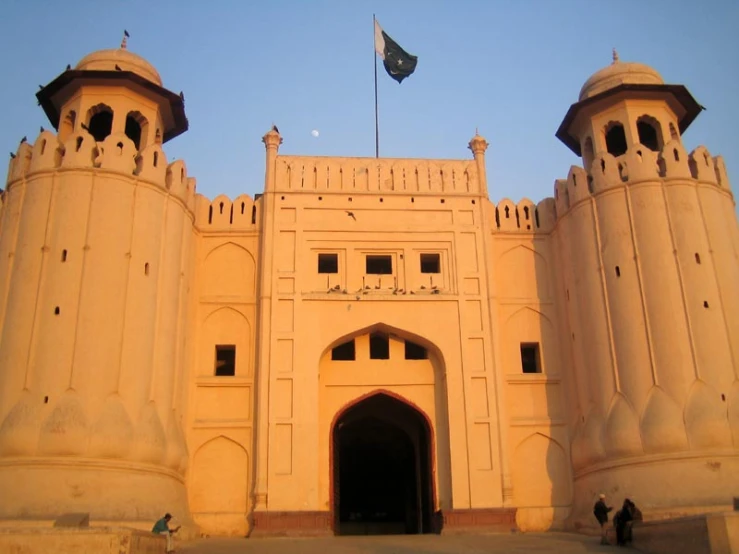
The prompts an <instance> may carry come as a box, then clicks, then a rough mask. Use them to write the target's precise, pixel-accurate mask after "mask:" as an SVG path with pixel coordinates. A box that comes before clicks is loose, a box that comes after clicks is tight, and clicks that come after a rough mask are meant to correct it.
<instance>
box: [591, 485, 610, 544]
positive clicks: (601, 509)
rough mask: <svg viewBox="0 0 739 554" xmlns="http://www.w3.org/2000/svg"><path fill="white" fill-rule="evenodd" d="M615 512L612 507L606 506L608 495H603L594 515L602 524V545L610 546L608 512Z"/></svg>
mask: <svg viewBox="0 0 739 554" xmlns="http://www.w3.org/2000/svg"><path fill="white" fill-rule="evenodd" d="M611 510H613V508H612V507H610V506H606V495H605V494H601V495H600V497H599V498H598V502H596V503H595V506H593V515H594V516H595V519H597V520H598V523H599V524H600V544H608V538H607V537H606V532H607V527H606V524H607V523H608V512H610V511H611Z"/></svg>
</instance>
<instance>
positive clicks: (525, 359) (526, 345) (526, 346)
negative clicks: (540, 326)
mask: <svg viewBox="0 0 739 554" xmlns="http://www.w3.org/2000/svg"><path fill="white" fill-rule="evenodd" d="M521 368H522V369H523V372H524V373H541V360H540V356H539V343H538V342H522V343H521Z"/></svg>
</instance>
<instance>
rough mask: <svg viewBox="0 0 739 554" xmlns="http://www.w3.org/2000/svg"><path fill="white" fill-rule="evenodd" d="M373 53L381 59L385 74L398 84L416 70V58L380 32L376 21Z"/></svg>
mask: <svg viewBox="0 0 739 554" xmlns="http://www.w3.org/2000/svg"><path fill="white" fill-rule="evenodd" d="M375 51H376V52H377V53H378V54H379V56H380V57H381V58H382V63H383V65H384V66H385V71H387V74H388V75H390V77H392V78H393V79H395V80H396V81H398V83H401V82H402V81H403V79H405V78H406V77H408V76H409V75H411V74H412V73H413V72H414V71H415V70H416V64H417V63H418V58H417V57H416V56H413V55H412V54H409V53H408V52H406V51H405V50H403V49H402V48H401V47H400V46H398V43H397V42H395V41H394V40H393V39H391V38H390V37H389V36H388V34H387V33H386V32H385V31H383V30H382V27H380V24H379V23H378V22H377V20H375Z"/></svg>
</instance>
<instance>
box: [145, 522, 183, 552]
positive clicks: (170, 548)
mask: <svg viewBox="0 0 739 554" xmlns="http://www.w3.org/2000/svg"><path fill="white" fill-rule="evenodd" d="M171 519H172V515H171V514H164V517H163V518H162V519H159V520H157V522H156V523H155V524H154V527H153V528H152V529H151V532H152V533H155V534H157V535H166V537H167V552H168V553H169V552H174V544H173V543H174V541H173V540H172V535H173V534H174V533H176V532H177V531H179V529H180V528H179V526H178V527H175V528H174V529H170V528H169V520H171Z"/></svg>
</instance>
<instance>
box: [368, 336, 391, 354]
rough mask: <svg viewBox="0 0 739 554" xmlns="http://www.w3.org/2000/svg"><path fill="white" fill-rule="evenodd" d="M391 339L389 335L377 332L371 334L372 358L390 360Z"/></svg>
mask: <svg viewBox="0 0 739 554" xmlns="http://www.w3.org/2000/svg"><path fill="white" fill-rule="evenodd" d="M389 359H390V340H389V339H388V337H387V335H383V334H381V333H375V334H372V335H370V360H389Z"/></svg>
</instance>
